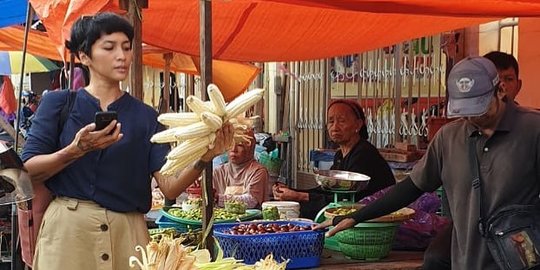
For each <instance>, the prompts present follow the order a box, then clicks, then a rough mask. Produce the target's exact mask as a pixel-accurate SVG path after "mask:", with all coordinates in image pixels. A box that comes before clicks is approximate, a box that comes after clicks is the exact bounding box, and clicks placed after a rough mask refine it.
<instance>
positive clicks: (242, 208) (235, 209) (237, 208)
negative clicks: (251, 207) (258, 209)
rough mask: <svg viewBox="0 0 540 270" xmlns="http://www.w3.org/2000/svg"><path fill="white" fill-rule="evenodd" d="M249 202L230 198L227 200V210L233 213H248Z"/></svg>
mask: <svg viewBox="0 0 540 270" xmlns="http://www.w3.org/2000/svg"><path fill="white" fill-rule="evenodd" d="M246 209H247V204H246V203H245V202H242V201H237V200H228V201H226V202H225V211H227V212H229V213H233V214H240V215H243V214H245V213H246Z"/></svg>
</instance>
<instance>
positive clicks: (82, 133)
mask: <svg viewBox="0 0 540 270" xmlns="http://www.w3.org/2000/svg"><path fill="white" fill-rule="evenodd" d="M121 127H122V125H121V124H120V123H118V121H116V120H113V121H112V122H111V123H109V125H107V126H106V127H105V128H104V129H102V130H98V131H95V129H96V124H94V123H91V124H88V125H86V126H85V127H83V128H81V129H80V130H79V132H77V134H75V138H74V139H73V141H72V142H71V145H70V146H71V147H72V149H76V152H77V153H78V155H77V156H78V157H81V156H83V155H85V154H86V153H88V152H91V151H94V150H98V149H105V148H107V147H109V146H110V145H112V144H114V143H116V142H118V141H119V140H121V139H122V137H123V136H124V134H122V133H120V130H121Z"/></svg>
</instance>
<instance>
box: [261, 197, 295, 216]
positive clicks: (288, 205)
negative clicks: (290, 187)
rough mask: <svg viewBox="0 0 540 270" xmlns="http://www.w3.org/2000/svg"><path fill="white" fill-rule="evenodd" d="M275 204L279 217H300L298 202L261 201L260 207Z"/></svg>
mask: <svg viewBox="0 0 540 270" xmlns="http://www.w3.org/2000/svg"><path fill="white" fill-rule="evenodd" d="M271 206H275V207H276V208H277V209H278V212H279V219H293V218H298V217H300V204H299V203H298V202H291V201H270V202H263V203H262V209H264V208H266V207H271Z"/></svg>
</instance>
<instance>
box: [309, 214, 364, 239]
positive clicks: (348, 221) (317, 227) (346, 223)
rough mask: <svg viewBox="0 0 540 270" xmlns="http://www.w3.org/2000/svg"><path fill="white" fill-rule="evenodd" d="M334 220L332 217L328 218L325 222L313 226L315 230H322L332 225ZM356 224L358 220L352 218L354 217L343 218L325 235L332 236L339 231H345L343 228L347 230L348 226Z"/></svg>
mask: <svg viewBox="0 0 540 270" xmlns="http://www.w3.org/2000/svg"><path fill="white" fill-rule="evenodd" d="M332 221H333V220H332V219H327V220H325V221H324V222H323V223H321V224H318V225H315V226H314V227H313V230H322V229H325V228H327V227H330V226H332ZM354 225H356V221H355V220H354V219H352V218H346V219H343V220H342V221H340V222H339V223H338V224H337V225H336V226H335V227H334V228H332V229H331V230H329V231H328V232H326V234H325V236H326V237H332V236H334V235H335V234H336V233H338V232H340V231H343V230H346V229H348V228H351V227H353V226H354Z"/></svg>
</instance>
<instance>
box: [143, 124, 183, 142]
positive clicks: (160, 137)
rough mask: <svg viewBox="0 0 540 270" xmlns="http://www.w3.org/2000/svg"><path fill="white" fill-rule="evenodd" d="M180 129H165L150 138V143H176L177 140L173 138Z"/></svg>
mask: <svg viewBox="0 0 540 270" xmlns="http://www.w3.org/2000/svg"><path fill="white" fill-rule="evenodd" d="M181 129H182V128H179V127H176V128H170V129H166V130H164V131H161V132H158V133H156V134H154V136H152V138H150V141H151V142H153V143H170V142H176V141H177V139H176V137H175V134H176V132H178V131H180V130H181Z"/></svg>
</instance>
